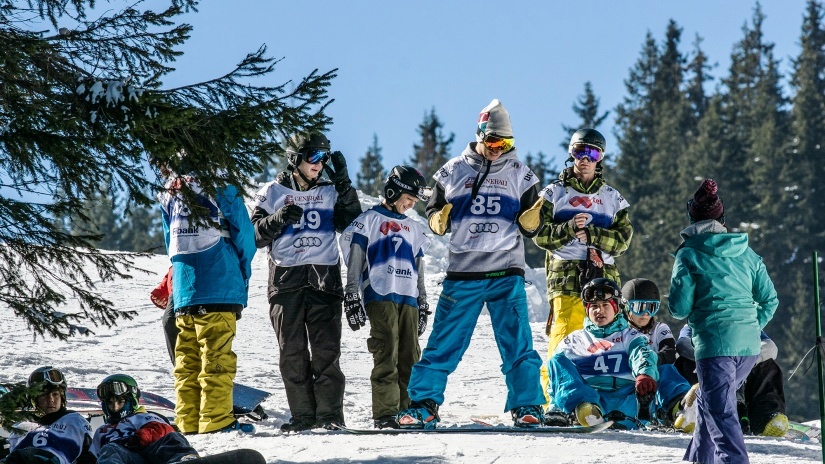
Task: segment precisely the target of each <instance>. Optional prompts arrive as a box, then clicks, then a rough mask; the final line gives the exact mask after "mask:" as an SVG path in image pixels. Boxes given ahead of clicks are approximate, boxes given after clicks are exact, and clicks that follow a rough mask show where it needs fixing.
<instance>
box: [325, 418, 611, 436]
mask: <svg viewBox="0 0 825 464" xmlns="http://www.w3.org/2000/svg"><path fill="white" fill-rule="evenodd" d="M479 425H480V426H479V427H474V426H471V427H442V428H434V429H351V428H347V427H342V426H338V429H339V430H343V431H344V432H347V433H351V434H354V435H400V434H405V433H520V434H533V433H595V432H601V431H602V430H605V429H608V428H610V426H611V425H613V421H607V422H604V423H601V424H599V425H591V426H589V427H582V426H574V427H550V426H540V427H513V426H506V425H491V424H487V425H483V424H479Z"/></svg>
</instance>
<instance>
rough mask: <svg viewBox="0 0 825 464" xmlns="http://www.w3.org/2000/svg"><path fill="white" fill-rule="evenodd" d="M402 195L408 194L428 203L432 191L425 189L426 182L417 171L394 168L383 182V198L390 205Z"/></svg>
mask: <svg viewBox="0 0 825 464" xmlns="http://www.w3.org/2000/svg"><path fill="white" fill-rule="evenodd" d="M402 193H409V194H410V195H412V196H414V197H416V198H418V199H419V200H421V201H430V197H431V196H432V194H433V189H432V188H430V187H427V181H425V180H424V176H422V175H421V173H420V172H418V169H415V168H413V167H410V166H396V167H394V168H392V170H391V171H390V173H389V175H388V176H387V180H386V181H385V182H384V198H385V199H386V200H387V203H388V204H390V205H391V204H393V203H395V202H396V201H398V199H399V198H401V194H402Z"/></svg>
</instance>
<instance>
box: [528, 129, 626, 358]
mask: <svg viewBox="0 0 825 464" xmlns="http://www.w3.org/2000/svg"><path fill="white" fill-rule="evenodd" d="M568 154H569V158H568V160H567V162H568V163H569V162H572V163H573V166H571V167H568V168H566V169H564V170H563V171H562V172H561V174H560V175H559V179H558V180H556V181H554V182H552V183H551V184H550V185H548V186H547V187H545V188H544V189H543V190H542V191H541V194H540V196H541V199H540V200H539V202H538V203H537V204H536V205H535V206H534V208H533V211H534V212H535V213H534V214H538V215H540V217H541V220H542V223H543V224H544V227H543V228H542V229H541V230H540V231H539V233H538V234H537V235H536V236H535V237H534V238H533V241H534V242H535V243H536V245H538V246H539V247H540V248H543V249H545V250H547V260H546V262H547V264H546V268H547V300H548V303H550V314H549V317H548V319H547V326H546V333H547V335H548V336H549V341H548V344H547V353H548V357H549V356H551V355H552V353H553V351H554V350H555V348H556V346H557V345H558V344H559V342H561V340H562V339H563V338H564V337H565V336H566V335H567V334H569V333H571V332H573V331H574V330H578V329H581V328H582V326H583V324H584V305H583V304H582V301H581V298H580V295H581V290H582V287H583V286H584V285H585V284H586V283H587V282H588V281H590V280H592V279H594V278H597V277H605V278H608V279H611V280H613V281H615V282H620V280H619V269H618V268H617V267H616V264H615V261H614V258H615V257H616V256H619V255H621V254H622V253H624V252H625V251H626V250H627V248H628V246H630V239H631V237H632V236H633V226H632V225H631V224H630V216H629V214H628V206H629V205H628V203H627V201H626V200H625V199H624V197H622V195H621V194H620V193H619V192H618V191H617V190H616V189H614V188H613V187H611V186H610V185H608V184H607V183H606V182H605V181H604V179H603V177H602V169H603V165H602V164H603V162H604V156H605V139H604V136H602V134H601V133H600V132H599V131H597V130H596V129H590V128H585V129H579V130H577V131H576V132H575V133H573V136H572V137H571V138H570V144H569V146H568Z"/></svg>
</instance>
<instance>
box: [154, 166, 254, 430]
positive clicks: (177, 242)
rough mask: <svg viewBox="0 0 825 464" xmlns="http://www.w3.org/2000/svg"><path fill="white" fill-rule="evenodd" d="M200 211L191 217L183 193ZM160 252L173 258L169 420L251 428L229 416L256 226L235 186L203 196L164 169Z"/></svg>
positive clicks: (193, 183) (192, 182) (194, 184)
mask: <svg viewBox="0 0 825 464" xmlns="http://www.w3.org/2000/svg"><path fill="white" fill-rule="evenodd" d="M184 189H189V190H191V192H192V193H193V194H194V195H195V198H196V200H197V202H198V205H199V206H201V207H203V208H204V209H205V210H206V217H205V218H203V219H202V220H201V221H196V220H195V219H194V218H190V205H189V204H187V203H186V202H185V201H184V197H183V193H182V192H183V190H184ZM158 199H159V200H160V204H161V212H162V218H163V232H164V237H165V239H166V249H167V252H168V254H169V259H170V260H171V261H172V273H173V275H174V279H173V280H174V284H173V286H172V287H173V288H172V295H173V298H174V307H175V325H176V326H177V328H178V330H179V333H178V337H177V341H176V343H175V370H174V375H175V395H176V401H175V423H176V424H177V426H178V428H179V429H180V431H181V432H183V433H186V434H191V433H210V432H216V431H221V430H227V429H228V430H237V429H240V430H242V431H245V432H251V431H252V428H253V427H252V426H251V424H240V423H238V421H237V420H235V416H234V415H233V414H232V390H233V387H234V380H235V372H236V368H237V356H236V355H235V352H233V351H232V342H233V340H234V339H235V333H236V321H237V319H238V318H240V316H241V311H242V310H243V308H244V307H245V306H246V305H247V291H248V288H249V278H250V276H251V275H252V257H253V256H254V255H255V251H256V250H257V248H256V247H255V231H254V229H253V228H252V222H251V221H250V220H249V213H248V212H247V209H246V206H245V205H244V202H243V197H242V195H241V194H240V193H239V192H238V190H237V189H236V188H235V187H233V186H231V185H227V186H226V187H223V188H219V189H218V191H217V194H216V195H214V197H212V196H208V195H206V194H205V193H204V192H203V191H202V189H201V187H200V184H199V183H198V180H197V179H196V178H195V177H193V176H191V175H177V174H171V175H170V179H169V181H168V182H167V184H166V188H165V190H164V191H163V192H162V193H161V194H160V195H159V196H158Z"/></svg>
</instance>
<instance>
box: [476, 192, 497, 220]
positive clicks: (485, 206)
mask: <svg viewBox="0 0 825 464" xmlns="http://www.w3.org/2000/svg"><path fill="white" fill-rule="evenodd" d="M500 211H501V197H499V196H491V197H487V199H486V202H485V198H484V197H483V196H481V195H476V197H475V198H473V204H472V205H470V212H471V213H473V214H475V215H481V214H488V215H490V216H495V215H496V214H498V213H499V212H500Z"/></svg>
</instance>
